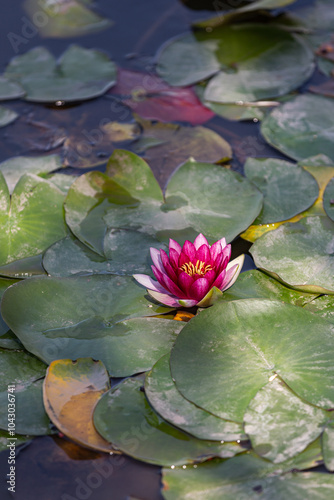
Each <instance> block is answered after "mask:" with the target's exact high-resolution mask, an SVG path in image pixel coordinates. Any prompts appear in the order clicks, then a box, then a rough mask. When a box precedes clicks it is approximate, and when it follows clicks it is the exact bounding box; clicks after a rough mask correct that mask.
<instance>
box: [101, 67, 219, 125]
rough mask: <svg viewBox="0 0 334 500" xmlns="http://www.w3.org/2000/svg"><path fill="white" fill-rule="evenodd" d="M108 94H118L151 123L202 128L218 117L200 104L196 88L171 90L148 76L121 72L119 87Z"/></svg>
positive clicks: (153, 77)
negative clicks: (159, 122) (185, 124)
mask: <svg viewBox="0 0 334 500" xmlns="http://www.w3.org/2000/svg"><path fill="white" fill-rule="evenodd" d="M109 93H110V94H113V95H119V96H120V99H121V100H122V102H123V103H124V104H126V105H127V106H129V108H131V109H132V110H133V111H135V112H136V113H137V114H138V115H139V116H141V117H142V118H146V119H148V120H159V121H162V122H170V121H184V122H189V123H191V124H192V125H201V124H202V123H205V122H207V121H208V120H210V119H211V118H212V117H213V116H214V115H215V113H213V112H212V111H210V110H209V109H208V108H206V107H205V106H203V105H202V104H201V102H200V101H199V99H198V97H197V96H196V93H195V92H194V90H193V89H191V88H181V87H180V88H177V87H171V86H170V85H168V84H167V83H165V82H164V81H163V80H161V78H159V77H158V76H157V75H152V74H148V73H140V72H138V71H131V70H126V69H119V70H118V76H117V84H116V85H115V86H114V87H113V88H112V90H110V91H109Z"/></svg>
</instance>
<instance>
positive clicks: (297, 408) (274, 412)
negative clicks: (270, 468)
mask: <svg viewBox="0 0 334 500" xmlns="http://www.w3.org/2000/svg"><path fill="white" fill-rule="evenodd" d="M329 418H330V412H325V411H323V410H320V409H319V408H316V407H314V406H311V405H309V404H307V403H305V402H303V401H302V400H301V399H299V398H298V397H297V396H296V395H295V394H294V393H293V392H292V391H290V390H289V388H288V387H287V386H286V385H285V384H283V383H282V382H281V381H280V380H279V379H277V378H275V379H274V380H272V381H269V383H268V384H267V385H265V386H264V387H262V389H260V390H259V392H258V393H257V394H256V396H255V397H254V398H253V399H252V401H251V402H250V404H249V406H248V408H247V410H246V413H245V415H244V426H245V432H246V433H247V434H248V436H249V437H250V440H251V443H252V447H253V449H254V451H255V452H256V453H257V454H258V455H260V456H262V457H263V458H266V459H268V460H272V461H273V462H274V463H280V462H283V461H285V460H287V459H288V458H291V457H294V456H296V455H297V454H298V453H300V452H301V451H303V450H304V449H305V448H306V447H307V446H308V445H309V444H310V443H312V442H313V441H314V440H315V439H316V438H317V437H318V436H320V434H321V433H322V431H323V428H324V426H325V423H326V421H328V419H329Z"/></svg>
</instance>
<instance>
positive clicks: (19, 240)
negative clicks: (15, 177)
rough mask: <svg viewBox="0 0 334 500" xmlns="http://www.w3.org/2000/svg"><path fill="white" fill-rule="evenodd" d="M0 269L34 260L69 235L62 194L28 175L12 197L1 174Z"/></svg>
mask: <svg viewBox="0 0 334 500" xmlns="http://www.w3.org/2000/svg"><path fill="white" fill-rule="evenodd" d="M0 196H1V198H0V199H1V211H0V224H1V226H2V232H1V234H0V265H2V266H3V265H4V264H8V263H10V262H12V261H14V260H17V259H23V258H25V257H32V256H35V255H38V254H39V253H41V252H43V251H44V250H45V249H46V248H47V247H48V246H50V245H51V244H52V243H54V242H55V241H57V240H58V239H59V238H62V237H64V236H65V235H66V227H65V221H64V215H63V200H64V197H63V194H62V193H61V192H60V191H59V190H58V189H57V188H56V187H55V186H53V185H52V184H51V183H49V182H48V181H45V180H43V179H41V178H40V177H37V176H36V175H32V174H25V175H24V176H22V177H21V179H20V181H19V182H18V183H17V184H16V186H15V189H14V192H13V195H12V197H11V198H10V196H9V191H8V187H7V184H6V181H5V179H4V177H3V175H2V173H0Z"/></svg>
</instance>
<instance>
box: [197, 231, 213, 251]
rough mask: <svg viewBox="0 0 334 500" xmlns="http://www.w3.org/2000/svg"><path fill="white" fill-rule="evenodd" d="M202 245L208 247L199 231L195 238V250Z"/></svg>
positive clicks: (206, 241)
mask: <svg viewBox="0 0 334 500" xmlns="http://www.w3.org/2000/svg"><path fill="white" fill-rule="evenodd" d="M202 245H206V246H207V247H208V248H210V247H209V243H208V240H207V239H206V237H205V236H203V234H202V233H199V235H198V236H197V237H196V238H195V241H194V247H195V249H196V250H198V249H199V248H200V247H201V246H202Z"/></svg>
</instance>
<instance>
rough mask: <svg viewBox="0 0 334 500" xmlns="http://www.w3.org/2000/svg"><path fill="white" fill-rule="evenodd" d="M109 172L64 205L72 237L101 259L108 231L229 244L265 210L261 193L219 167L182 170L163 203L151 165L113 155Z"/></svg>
mask: <svg viewBox="0 0 334 500" xmlns="http://www.w3.org/2000/svg"><path fill="white" fill-rule="evenodd" d="M107 172H108V174H109V175H113V177H112V178H111V179H110V178H109V177H107V176H105V175H104V174H101V173H97V172H91V173H89V174H86V175H84V176H81V177H80V178H79V179H78V180H77V181H76V182H74V183H73V185H72V187H71V189H70V191H69V194H68V196H67V199H66V202H65V210H66V221H67V224H68V225H69V227H70V228H71V230H72V232H73V233H74V234H75V235H76V236H77V238H79V239H80V240H81V241H82V242H83V243H85V244H86V245H88V246H89V247H90V248H91V249H93V250H94V251H96V252H97V253H99V254H100V255H102V256H103V255H104V253H103V241H104V238H105V233H106V231H107V229H108V228H119V229H131V230H137V231H140V232H143V233H147V234H149V235H151V236H153V237H155V238H157V239H158V240H160V241H166V242H167V243H168V241H169V238H170V237H172V238H174V239H177V240H178V241H179V242H180V243H182V241H181V240H183V241H184V240H185V239H194V237H195V236H197V234H198V233H199V232H202V233H203V234H205V235H206V237H207V238H208V239H209V240H211V242H214V241H216V240H217V239H219V238H221V237H222V236H225V238H226V239H227V241H231V240H232V239H233V238H235V236H237V235H238V234H239V233H240V232H241V231H242V230H244V229H245V228H246V227H248V226H249V224H250V223H251V222H252V221H253V220H254V218H255V217H256V216H257V215H258V213H259V211H260V209H261V203H262V195H261V194H260V192H259V191H258V190H257V189H256V188H255V187H253V186H252V185H251V184H250V183H249V182H248V181H247V179H245V178H244V177H241V176H240V175H239V174H237V173H236V172H232V171H230V170H227V169H223V168H222V167H220V166H217V165H211V164H208V163H196V162H194V161H188V162H187V163H185V164H184V165H182V166H181V167H180V168H179V169H178V171H177V172H176V173H175V174H174V175H173V177H172V178H171V180H170V182H169V184H168V187H167V190H166V198H165V199H166V201H165V203H163V195H162V192H161V190H160V188H159V186H158V184H157V182H156V180H155V178H154V176H153V174H152V172H151V170H150V169H149V167H148V165H147V164H146V163H145V162H144V161H143V160H142V159H141V158H139V157H137V156H136V155H134V154H133V153H128V152H126V151H121V150H119V151H115V152H114V154H113V156H112V157H111V159H110V161H109V163H108V166H107ZM116 183H117V184H116ZM222 194H223V196H222ZM236 199H238V204H237V205H235V200H236Z"/></svg>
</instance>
